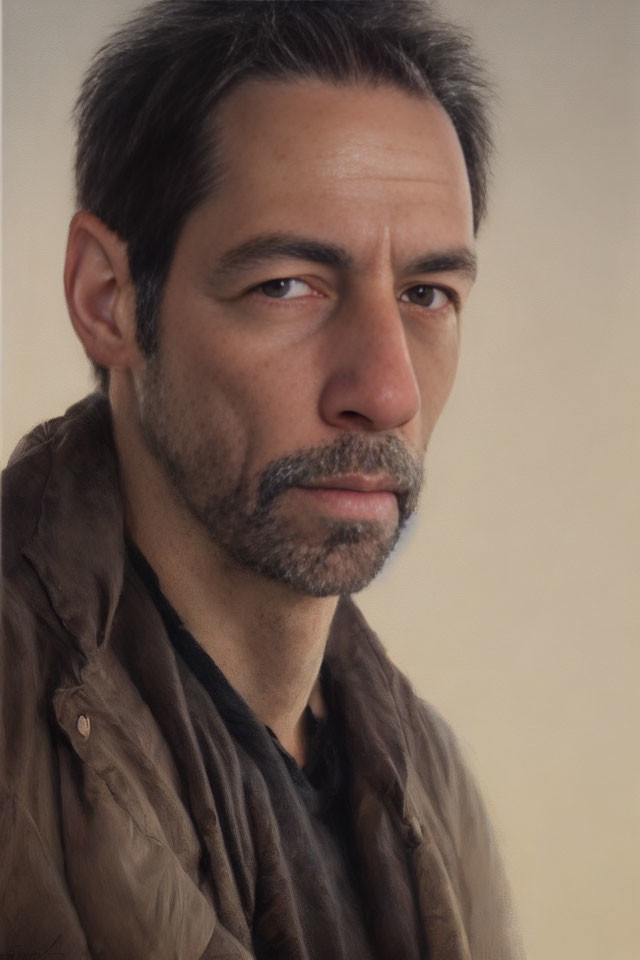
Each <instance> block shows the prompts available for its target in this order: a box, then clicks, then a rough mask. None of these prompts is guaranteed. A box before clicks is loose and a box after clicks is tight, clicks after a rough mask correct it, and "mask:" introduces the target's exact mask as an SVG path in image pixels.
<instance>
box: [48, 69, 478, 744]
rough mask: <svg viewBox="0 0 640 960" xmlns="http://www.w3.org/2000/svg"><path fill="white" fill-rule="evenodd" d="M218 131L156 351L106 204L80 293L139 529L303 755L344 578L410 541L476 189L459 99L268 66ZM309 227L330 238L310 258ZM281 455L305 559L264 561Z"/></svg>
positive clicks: (287, 551) (445, 377)
mask: <svg viewBox="0 0 640 960" xmlns="http://www.w3.org/2000/svg"><path fill="white" fill-rule="evenodd" d="M216 127H217V135H218V136H219V137H220V148H219V156H218V159H219V161H220V162H221V170H222V180H221V182H220V183H219V184H218V185H217V187H216V189H215V190H214V193H213V194H212V196H211V197H210V198H209V199H208V200H207V201H206V202H205V203H204V204H202V206H200V207H199V208H198V209H197V210H196V211H194V213H193V214H192V215H191V216H190V217H189V218H188V220H187V221H186V224H185V227H184V229H183V232H182V234H181V236H180V238H179V241H178V244H177V248H176V251H175V256H174V259H173V263H172V266H171V270H170V273H169V277H168V280H167V284H166V289H165V293H164V297H163V302H162V309H161V315H160V318H159V319H160V342H159V350H158V353H157V355H155V356H154V357H152V358H145V357H143V356H142V355H141V354H140V351H139V349H138V347H137V345H136V342H135V315H134V297H133V291H132V288H131V281H130V278H129V276H128V267H127V263H126V250H125V249H124V247H123V245H122V244H121V243H120V241H119V240H118V238H116V237H114V236H113V235H112V234H110V233H109V231H107V230H106V228H104V226H103V225H102V224H100V223H99V221H96V220H95V218H92V217H90V216H89V215H88V214H82V213H81V214H78V215H77V216H76V218H75V219H74V222H73V223H72V227H71V232H70V242H69V252H68V258H67V268H66V288H67V297H68V301H69V307H70V313H71V317H72V320H73V322H74V326H75V328H76V331H77V332H78V335H79V336H80V337H81V339H82V340H83V343H84V345H85V348H86V349H87V352H88V353H89V354H90V355H91V356H92V357H93V358H94V359H96V360H97V361H98V362H99V363H102V364H105V365H106V366H108V367H109V368H110V371H111V386H110V399H111V403H112V407H113V411H114V423H115V432H116V443H117V447H118V452H119V456H120V463H121V470H122V479H123V488H124V491H125V498H126V501H127V508H128V512H127V516H128V526H129V532H130V534H131V535H132V536H133V538H134V539H135V540H136V542H137V543H138V545H139V546H140V548H141V549H142V551H143V552H144V553H145V554H146V555H147V557H148V558H149V560H150V562H151V563H152V565H153V566H154V567H155V568H156V570H157V572H158V574H159V577H160V581H161V584H162V586H163V589H164V590H165V592H166V594H167V595H168V597H169V599H170V600H171V601H172V603H173V604H174V606H175V607H176V609H177V611H178V613H179V614H180V616H181V617H182V619H183V620H184V622H185V623H186V625H187V626H188V627H189V628H190V629H191V631H192V632H193V633H194V635H195V637H196V639H198V641H199V642H200V643H201V644H202V645H203V646H204V647H205V649H207V650H208V652H209V653H211V655H212V656H213V657H214V659H215V660H216V662H217V663H218V664H219V666H220V667H221V669H222V670H223V671H224V672H225V673H226V675H227V677H228V679H229V680H230V682H231V683H232V684H233V685H234V686H235V687H236V688H237V689H238V691H239V692H240V693H241V694H242V695H243V696H244V697H245V699H246V700H247V702H248V703H249V705H250V706H251V707H252V708H253V709H254V710H255V711H256V713H257V714H258V716H260V717H261V719H263V720H264V721H265V722H266V723H268V724H269V726H271V727H272V729H274V731H275V732H276V733H277V734H278V735H279V737H280V739H281V741H282V742H283V744H284V745H285V746H286V747H287V748H288V749H289V750H290V751H291V752H292V753H293V755H294V756H296V758H297V759H299V760H303V759H304V755H305V753H304V751H305V746H304V741H303V738H302V724H301V722H300V717H301V715H302V713H303V711H304V707H305V706H306V704H307V703H308V702H309V703H311V705H312V708H313V709H315V710H316V711H317V712H322V703H321V698H320V695H319V690H318V686H317V683H316V680H317V673H318V669H319V666H320V663H321V661H322V655H323V650H324V644H325V641H326V636H327V631H328V627H329V624H330V621H331V617H332V615H333V611H334V609H335V603H336V598H335V594H337V593H340V592H344V591H346V590H353V589H359V588H360V587H361V586H363V585H364V583H365V582H367V581H368V579H370V578H371V576H373V575H374V574H375V572H376V571H377V569H379V567H380V565H381V563H382V562H383V560H384V557H385V556H386V555H387V553H388V552H389V550H390V549H391V547H392V545H393V543H394V542H395V539H396V537H397V532H398V526H399V521H400V519H401V514H402V513H405V514H406V513H408V512H409V511H410V509H412V507H413V505H414V504H415V500H416V497H417V491H418V488H419V483H420V466H419V465H420V462H421V460H422V456H423V453H424V450H425V449H426V445H427V442H428V439H429V436H430V435H431V432H432V430H433V427H434V425H435V423H436V421H437V419H438V416H439V415H440V413H441V411H442V408H443V406H444V403H445V402H446V399H447V397H448V395H449V392H450V390H451V387H452V384H453V380H454V376H455V371H456V366H457V361H458V352H459V338H460V311H461V309H462V306H463V305H464V302H465V300H466V298H467V296H468V293H469V290H470V287H471V283H472V275H471V274H472V271H471V259H472V250H473V230H472V215H471V199H470V194H469V187H468V181H467V177H466V171H465V168H464V161H463V157H462V153H461V149H460V146H459V143H458V140H457V137H456V134H455V131H454V130H453V127H452V125H451V123H450V121H449V119H448V117H447V116H446V114H445V113H444V111H443V110H442V109H441V108H440V107H439V106H438V105H437V104H435V103H434V102H431V101H428V100H425V99H421V98H418V97H411V96H409V95H408V94H406V93H405V92H402V91H399V90H397V89H395V88H389V87H376V88H374V87H371V86H366V85H353V86H349V87H335V86H332V85H328V84H325V83H323V82H321V81H314V80H309V81H305V82H298V83H290V84H285V83H260V84H258V83H248V84H245V85H243V86H242V87H240V88H238V89H237V90H236V91H234V92H233V93H232V94H231V95H230V96H229V97H228V99H227V100H226V101H225V103H224V104H223V105H222V107H221V109H220V111H219V113H218V118H217V124H216ZM274 235H277V236H278V237H279V240H278V241H277V242H275V241H274V240H273V237H274ZM265 237H271V238H272V239H271V242H267V243H265V242H261V244H260V245H259V246H260V249H259V250H256V244H255V241H256V238H261V240H262V241H263V240H264V238H265ZM283 238H285V239H286V241H287V242H286V243H285V242H284V240H283ZM291 238H295V243H292V239H291ZM301 239H302V240H304V242H305V243H306V244H307V246H309V241H312V242H314V243H316V244H322V245H324V246H323V250H322V251H320V253H318V251H317V250H313V249H307V250H306V251H302V253H304V255H301V250H300V240H301ZM248 243H253V247H254V249H253V253H252V255H251V256H247V249H246V248H247V244H248ZM327 247H329V248H330V250H329V254H327V251H326V248H327ZM336 248H339V249H338V250H337V251H336ZM243 250H244V256H241V252H242V251H243ZM434 257H439V262H435V261H434V259H433V258H434ZM427 258H431V260H430V262H428V263H425V260H427ZM283 281H286V282H283ZM286 468H289V476H290V474H291V468H293V480H292V481H291V482H290V481H285V482H284V486H283V480H282V478H283V477H285V478H286V476H287V475H288V474H287V470H286ZM296 471H297V472H296ZM265 474H266V478H267V479H268V478H269V476H271V478H272V479H273V477H274V476H275V477H276V487H277V483H278V482H280V487H277V489H276V493H275V494H274V495H273V496H272V499H271V500H270V501H269V503H268V510H267V513H268V522H267V524H266V525H267V527H268V528H269V530H270V531H271V532H270V534H269V536H271V535H272V534H273V529H274V528H275V531H276V535H277V538H279V539H278V544H279V548H278V549H280V548H281V552H282V554H283V557H284V560H283V563H284V566H285V567H286V569H287V570H288V574H286V575H284V574H283V572H282V570H283V564H282V563H281V564H280V567H279V572H278V571H274V570H271V571H265V568H264V566H263V567H261V566H260V562H261V561H259V560H256V559H255V557H254V558H253V559H251V560H247V551H249V552H250V550H251V547H252V538H251V528H252V525H253V526H254V527H255V526H256V509H257V508H258V507H259V500H260V498H259V490H260V484H261V481H263V482H264V481H265ZM289 482H290V485H287V483H289ZM263 492H264V484H263ZM397 494H401V496H400V497H398V495H397ZM234 497H235V499H234ZM225 498H226V499H225ZM403 498H404V499H403ZM238 518H239V519H238ZM243 525H244V526H243ZM331 538H333V539H331ZM330 542H331V544H333V546H332V547H331V549H329V548H328V544H329V543H330ZM283 543H284V544H285V546H284V547H282V544H283ZM261 551H262V552H263V553H265V552H266V554H267V555H270V554H273V553H274V551H275V548H274V541H273V538H272V539H271V540H269V538H267V540H266V541H265V543H264V545H263V547H260V545H259V546H258V553H260V552H261ZM254 552H255V551H254ZM292 557H293V559H292ZM263 559H264V558H263ZM287 564H288V566H287ZM292 571H293V572H292ZM265 574H266V575H265ZM320 580H322V583H320Z"/></svg>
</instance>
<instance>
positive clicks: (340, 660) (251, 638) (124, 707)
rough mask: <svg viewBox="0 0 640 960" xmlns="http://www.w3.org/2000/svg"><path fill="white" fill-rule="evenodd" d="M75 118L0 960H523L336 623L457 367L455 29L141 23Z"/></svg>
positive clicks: (443, 780)
mask: <svg viewBox="0 0 640 960" xmlns="http://www.w3.org/2000/svg"><path fill="white" fill-rule="evenodd" d="M77 119H78V149H77V163H76V176H77V192H78V207H79V211H78V213H76V215H75V216H74V218H73V220H72V223H71V227H70V232H69V242H68V249H67V258H66V266H65V290H66V295H67V301H68V306H69V313H70V317H71V320H72V323H73V326H74V328H75V331H76V333H77V335H78V337H79V338H80V340H81V342H82V343H83V345H84V348H85V350H86V352H87V354H88V356H89V357H90V359H91V360H92V362H93V364H94V366H95V368H96V371H97V374H98V378H99V382H100V385H101V390H100V391H99V393H97V394H95V395H94V396H92V397H90V398H88V399H87V400H84V401H82V402H81V403H79V404H77V405H76V406H75V407H72V408H71V410H69V411H68V412H67V414H66V415H65V417H63V418H59V419H58V420H55V421H51V422H50V423H48V424H46V425H43V426H42V427H40V428H37V429H36V430H35V431H34V432H33V433H32V434H30V435H29V436H28V437H27V438H25V440H24V441H23V442H22V444H21V445H20V446H19V448H18V450H16V452H15V453H14V455H13V457H12V460H11V463H10V466H9V468H8V470H7V472H6V475H5V482H4V486H5V520H4V524H5V527H4V530H5V534H4V564H5V577H6V588H5V603H4V607H5V620H6V625H5V636H4V641H3V647H2V665H3V676H2V697H3V701H2V714H3V723H4V731H3V740H2V748H1V751H2V774H1V776H2V781H1V784H0V789H1V799H2V807H1V817H2V819H1V823H2V844H3V852H4V860H3V864H2V868H0V869H1V870H2V883H3V886H2V897H3V915H2V923H1V924H0V937H1V939H0V950H2V951H4V952H9V953H12V952H13V953H16V952H18V951H19V952H23V953H24V952H28V953H31V954H35V955H58V956H63V957H73V958H76V957H78V958H80V957H83V958H84V957H96V958H98V957H100V958H102V957H104V958H107V957H108V958H110V960H121V958H122V960H124V958H142V957H153V958H165V957H166V958H169V957H180V958H181V960H190V958H194V960H195V958H199V957H204V958H213V957H219V958H228V960H231V958H249V957H258V958H267V957H278V958H292V960H293V958H315V960H328V958H345V960H346V958H354V957H381V958H389V960H391V958H394V960H395V958H422V957H424V958H426V957H429V958H432V960H454V958H455V960H458V958H460V960H461V958H467V960H469V958H471V957H473V958H474V960H500V958H512V957H515V956H517V955H518V954H517V946H516V944H515V940H514V937H513V933H512V931H511V927H510V918H509V912H508V905H507V897H506V890H505V885H504V880H503V877H502V870H501V866H500V863H499V858H498V856H497V854H496V852H495V849H494V845H493V840H492V836H491V830H490V827H489V825H488V824H487V821H486V818H485V815H484V812H483V809H482V805H481V802H480V801H479V798H478V796H477V793H476V791H475V788H474V785H473V783H472V782H471V780H470V778H469V775H468V773H467V772H466V770H465V768H464V766H463V764H462V762H461V759H460V756H459V753H458V749H457V747H456V744H455V741H454V739H453V737H452V735H451V733H450V732H449V731H448V729H447V727H446V726H445V725H444V724H443V722H442V721H441V720H440V719H439V718H438V717H437V716H436V715H435V714H434V713H433V711H432V710H431V709H430V708H428V707H427V706H426V705H425V704H423V703H421V702H420V701H419V700H418V699H417V698H416V696H415V694H414V693H413V692H412V690H411V688H410V686H409V684H408V682H407V681H406V679H405V678H404V677H402V675H401V674H399V672H398V671H397V670H396V669H395V668H394V667H393V666H392V665H391V664H390V663H389V661H388V659H387V658H386V655H385V654H384V651H383V650H382V648H381V646H380V644H379V642H378V641H377V639H376V638H375V636H374V635H373V634H372V633H371V632H370V631H369V629H368V628H367V626H366V624H365V623H364V622H363V620H362V617H361V616H360V614H359V613H358V611H357V609H356V607H355V606H354V604H353V603H352V601H351V600H349V599H348V595H349V594H351V593H353V592H357V591H358V590H360V589H361V588H362V587H364V586H365V585H366V584H367V583H368V582H369V581H370V580H371V579H372V577H373V576H375V574H376V573H377V572H378V570H379V569H380V568H381V566H382V564H383V563H384V560H385V559H386V557H387V556H388V555H389V553H390V552H391V550H392V549H393V546H394V544H395V543H396V541H397V538H398V535H399V532H400V530H401V528H402V526H403V524H404V523H405V521H406V519H407V518H408V517H409V516H410V514H411V512H412V511H413V510H414V508H415V506H416V503H417V499H418V494H419V490H420V485H421V476H422V469H421V463H422V457H423V454H424V450H425V448H426V445H427V442H428V439H429V436H430V434H431V431H432V429H433V427H434V425H435V422H436V420H437V418H438V415H439V414H440V412H441V410H442V407H443V405H444V403H445V401H446V399H447V396H448V394H449V391H450V389H451V386H452V383H453V379H454V374H455V369H456V363H457V358H458V349H459V325H460V315H461V310H462V308H463V306H464V303H465V301H466V299H467V296H468V293H469V290H470V288H471V285H472V282H473V277H474V271H475V255H474V235H475V232H476V230H477V227H478V225H479V223H480V221H481V219H482V215H483V213H484V206H485V184H486V178H487V154H488V144H489V135H488V125H487V117H486V104H485V99H484V86H483V82H482V77H481V74H480V73H479V70H478V67H477V65H476V62H475V60H474V57H473V54H472V52H471V50H470V48H469V45H468V42H467V41H466V40H465V39H464V38H462V37H460V36H459V35H458V34H457V33H456V32H455V31H454V30H453V29H451V28H450V27H448V26H446V25H445V24H443V23H442V22H441V21H439V20H438V19H437V18H435V17H434V16H433V14H432V12H431V11H430V10H429V8H428V7H425V5H424V4H422V3H419V2H413V0H402V2H398V3H393V4H391V3H389V2H367V3H362V2H351V0H342V2H334V0H332V2H316V3H308V2H271V0H265V2H258V3H254V2H247V3H238V2H215V0H163V2H161V3H157V4H153V5H151V6H149V7H147V8H145V9H144V10H143V11H142V12H141V14H140V16H139V17H138V18H137V19H136V20H135V21H133V22H132V23H131V24H129V25H127V26H126V27H125V28H123V30H122V31H121V32H120V33H119V34H117V35H116V36H115V37H114V38H112V39H111V41H109V43H108V44H107V45H106V46H105V47H104V48H103V50H102V51H101V52H100V54H99V56H98V58H97V59H96V61H95V62H94V64H93V66H92V68H91V70H90V72H89V75H88V77H87V79H86V81H85V85H84V87H83V90H82V93H81V96H80V100H79V103H78V109H77Z"/></svg>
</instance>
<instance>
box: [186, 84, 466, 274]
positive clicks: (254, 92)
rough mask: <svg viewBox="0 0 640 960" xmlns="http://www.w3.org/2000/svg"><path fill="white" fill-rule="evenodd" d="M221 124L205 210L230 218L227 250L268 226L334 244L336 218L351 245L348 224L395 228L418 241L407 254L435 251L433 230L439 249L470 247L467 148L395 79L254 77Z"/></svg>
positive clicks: (353, 229)
mask: <svg viewBox="0 0 640 960" xmlns="http://www.w3.org/2000/svg"><path fill="white" fill-rule="evenodd" d="M216 128H217V129H216V136H217V139H218V152H217V154H216V157H215V162H216V169H217V171H218V172H219V174H220V176H219V177H216V181H217V182H216V185H215V187H214V189H213V191H212V193H211V195H210V196H209V198H208V200H206V201H205V203H204V204H203V207H204V210H203V211H202V215H203V216H204V217H206V216H207V214H208V213H210V215H211V217H212V218H218V219H219V220H224V221H226V226H225V230H226V231H228V232H227V236H228V238H229V243H228V244H227V245H226V248H227V249H229V250H232V249H233V248H234V247H236V246H242V245H243V244H246V243H248V242H249V241H251V242H253V240H254V238H259V237H261V236H262V235H267V236H268V235H271V234H279V235H280V234H294V235H296V236H302V237H313V238H314V239H315V240H318V241H321V242H322V241H326V242H330V243H332V244H334V246H335V244H336V243H337V242H338V239H337V237H336V231H337V229H338V224H339V230H338V232H340V231H342V232H345V241H344V242H343V243H342V244H340V245H341V246H344V247H345V248H348V247H350V243H349V242H347V240H346V234H348V235H350V236H351V237H352V238H355V237H356V235H357V234H358V233H360V234H361V235H363V236H362V239H363V240H364V239H366V237H365V236H364V235H366V234H367V231H370V230H375V231H376V232H378V233H379V232H380V231H381V230H385V231H386V232H387V233H388V232H389V231H391V234H392V237H395V239H396V240H397V235H398V230H397V229H396V228H401V233H402V235H403V236H409V234H411V233H414V234H416V239H415V242H416V244H418V246H419V247H420V249H418V248H416V249H414V250H413V252H412V253H409V252H407V253H406V254H403V255H404V256H413V257H419V256H423V255H424V254H425V253H432V252H434V251H433V250H426V249H425V248H424V246H423V240H422V239H421V237H424V235H425V234H426V233H428V232H429V231H431V230H432V229H436V228H437V232H439V233H440V234H442V233H443V229H444V228H445V227H446V233H447V235H446V236H445V235H442V236H441V237H440V238H439V242H438V250H439V251H442V250H446V249H449V248H452V249H458V248H459V247H461V246H469V247H470V246H471V245H472V236H473V226H472V211H471V196H470V190H469V183H468V178H467V172H466V166H465V163H464V158H463V155H462V150H461V147H460V144H459V141H458V138H457V135H456V132H455V130H454V129H453V126H452V124H451V121H450V119H449V117H448V116H447V114H446V113H445V112H444V110H442V108H441V107H440V106H439V105H438V104H437V103H435V102H434V101H433V100H428V99H426V98H424V97H417V96H414V95H410V94H408V93H406V92H405V91H403V90H401V89H399V88H397V87H392V86H388V85H385V86H373V85H371V84H347V85H341V86H338V85H336V84H328V83H325V82H323V81H320V80H304V81H297V82H289V83H283V82H278V83H275V82H271V81H268V82H264V83H258V82H255V81H251V82H250V83H246V84H244V85H242V86H241V87H239V88H238V89H237V90H235V91H234V92H233V93H232V94H230V95H229V97H228V99H227V100H226V101H225V103H224V106H223V109H221V111H220V114H219V116H218V118H217V123H216ZM195 217H196V218H197V217H198V212H196V214H195ZM311 227H313V230H312V231H311V230H310V228H311ZM409 239H410V236H409ZM421 244H422V246H421ZM280 246H282V244H280ZM244 252H245V254H246V253H247V251H246V250H245V251H244ZM249 252H250V253H251V254H252V255H254V256H255V254H256V249H255V247H254V248H253V249H252V250H251V251H249ZM260 253H261V254H262V253H264V246H263V249H262V250H261V251H260ZM229 256H230V257H231V254H229Z"/></svg>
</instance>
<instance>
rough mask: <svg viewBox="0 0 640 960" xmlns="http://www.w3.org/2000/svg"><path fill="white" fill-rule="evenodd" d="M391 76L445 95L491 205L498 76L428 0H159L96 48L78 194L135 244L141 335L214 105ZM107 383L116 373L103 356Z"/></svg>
mask: <svg viewBox="0 0 640 960" xmlns="http://www.w3.org/2000/svg"><path fill="white" fill-rule="evenodd" d="M303 77H304V78H307V77H317V78H320V79H323V80H327V81H330V82H333V83H350V82H358V81H365V82H372V83H390V84H394V85H396V86H398V87H400V88H401V89H404V90H407V91H408V92H410V93H417V94H422V95H424V96H427V97H432V98H435V99H436V100H437V101H439V102H440V104H441V105H442V106H443V108H444V109H445V110H446V112H447V114H448V115H449V117H450V119H451V121H452V123H453V125H454V127H455V129H456V132H457V134H458V138H459V140H460V144H461V147H462V151H463V154H464V158H465V162H466V167H467V173H468V177H469V182H470V186H471V196H472V203H473V216H474V228H475V229H476V230H477V228H478V226H479V224H480V222H481V220H482V218H483V216H484V213H485V208H486V193H487V179H488V164H489V157H490V153H491V135H490V122H489V109H488V101H489V100H490V97H489V96H488V93H489V89H488V84H487V82H486V79H485V75H484V70H483V67H482V65H481V63H480V62H479V60H478V58H477V56H476V54H475V52H474V50H473V47H472V44H471V41H470V40H469V38H468V37H467V36H466V34H464V33H463V32H461V31H460V30H459V29H458V28H457V27H455V26H453V25H451V24H450V23H447V22H445V21H444V20H442V19H441V18H440V16H439V15H437V14H436V13H435V12H434V10H433V6H432V4H431V3H430V2H429V0H157V2H155V3H151V4H150V5H148V6H146V7H144V8H143V9H142V10H141V11H140V12H139V13H138V14H137V15H136V16H135V17H134V18H133V19H132V20H130V21H129V22H128V23H127V24H125V26H124V27H122V28H121V29H120V30H118V32H117V33H115V34H114V35H113V36H112V37H111V38H110V39H109V40H108V41H107V43H106V44H105V45H104V46H103V47H102V48H101V49H100V50H99V51H98V52H97V54H96V56H95V58H94V60H93V62H92V64H91V66H90V68H89V70H88V72H87V75H86V77H85V80H84V83H83V85H82V89H81V92H80V96H79V98H78V102H77V104H76V110H75V118H76V123H77V152H76V166H75V172H76V192H77V203H78V205H79V207H81V208H83V209H85V210H88V211H90V212H91V213H93V214H94V215H95V216H97V217H99V218H100V220H102V221H103V222H104V223H105V224H106V225H107V226H108V227H109V228H110V229H111V230H113V231H114V232H115V233H116V234H118V236H119V237H120V238H121V239H122V240H123V241H124V242H125V243H126V244H127V253H128V258H129V267H130V271H131V278H132V281H133V283H134V286H135V290H136V313H137V317H136V321H137V339H138V343H139V345H140V347H141V349H142V351H143V352H144V353H146V354H151V353H153V351H154V349H155V347H156V344H157V335H158V331H157V321H156V318H157V313H158V307H159V304H160V299H161V295H162V290H163V287H164V283H165V280H166V276H167V273H168V270H169V267H170V264H171V259H172V256H173V252H174V249H175V245H176V242H177V240H178V236H179V234H180V230H181V228H182V225H183V223H184V221H185V219H186V218H187V216H188V215H189V214H190V213H191V212H192V211H193V210H194V208H195V207H196V206H197V205H198V204H199V203H201V202H202V200H204V199H205V197H206V196H207V194H208V193H209V192H210V191H211V189H212V187H213V185H214V183H215V175H216V163H215V131H214V113H215V108H216V106H217V105H218V104H219V103H220V101H221V99H222V98H223V97H224V96H225V95H226V94H228V93H229V92H230V91H231V90H232V89H233V88H234V87H236V86H237V85H238V84H240V83H242V82H243V81H245V80H248V79H255V78H269V79H279V80H292V79H295V78H303ZM96 369H97V373H98V379H99V381H100V383H101V386H102V388H103V389H106V385H107V383H108V373H107V371H106V370H104V369H102V368H96Z"/></svg>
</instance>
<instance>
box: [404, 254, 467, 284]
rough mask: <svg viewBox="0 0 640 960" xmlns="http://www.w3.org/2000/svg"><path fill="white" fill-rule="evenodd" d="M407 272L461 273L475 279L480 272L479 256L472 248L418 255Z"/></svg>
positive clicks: (409, 265)
mask: <svg viewBox="0 0 640 960" xmlns="http://www.w3.org/2000/svg"><path fill="white" fill-rule="evenodd" d="M407 273H460V274H462V275H463V276H465V277H468V278H469V280H472V281H473V280H475V278H476V275H477V273H478V258H477V257H476V255H475V253H474V252H473V251H472V250H468V249H466V248H462V249H460V250H443V251H442V252H441V253H430V254H427V256H426V257H418V259H417V260H412V261H411V263H410V264H408V266H407Z"/></svg>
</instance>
